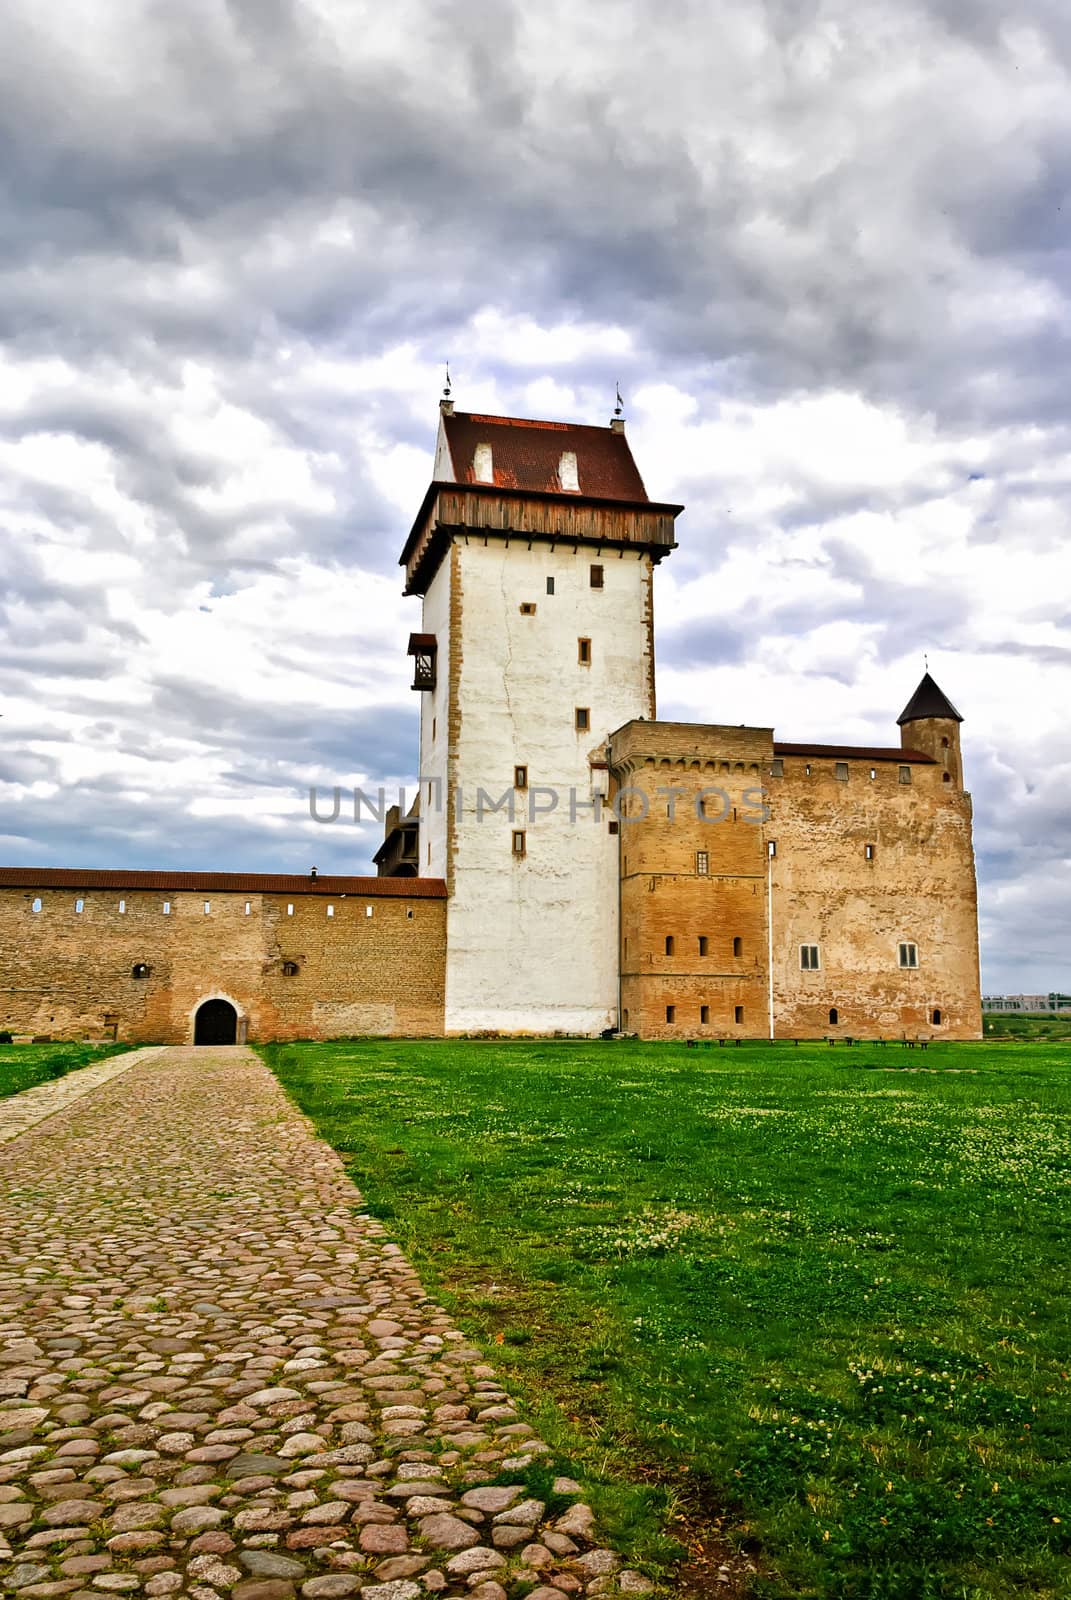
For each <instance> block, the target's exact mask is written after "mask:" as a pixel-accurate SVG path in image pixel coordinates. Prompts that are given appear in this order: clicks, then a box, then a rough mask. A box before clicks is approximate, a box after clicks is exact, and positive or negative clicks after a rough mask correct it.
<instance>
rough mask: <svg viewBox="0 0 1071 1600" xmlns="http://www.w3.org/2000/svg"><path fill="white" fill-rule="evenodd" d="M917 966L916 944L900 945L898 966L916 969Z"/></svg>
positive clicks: (917, 950)
mask: <svg viewBox="0 0 1071 1600" xmlns="http://www.w3.org/2000/svg"><path fill="white" fill-rule="evenodd" d="M918 964H919V947H918V945H917V944H902V945H901V946H900V965H901V966H902V967H917V966H918Z"/></svg>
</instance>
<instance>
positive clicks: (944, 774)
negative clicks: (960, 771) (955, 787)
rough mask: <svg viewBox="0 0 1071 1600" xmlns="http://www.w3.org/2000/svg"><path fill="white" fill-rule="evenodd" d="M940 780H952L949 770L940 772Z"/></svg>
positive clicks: (945, 781) (946, 781)
mask: <svg viewBox="0 0 1071 1600" xmlns="http://www.w3.org/2000/svg"><path fill="white" fill-rule="evenodd" d="M941 782H942V783H951V782H952V774H951V773H950V772H942V774H941Z"/></svg>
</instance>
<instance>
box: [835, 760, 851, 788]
mask: <svg viewBox="0 0 1071 1600" xmlns="http://www.w3.org/2000/svg"><path fill="white" fill-rule="evenodd" d="M833 776H834V777H835V778H836V779H837V780H838V781H839V782H840V783H847V781H848V763H847V762H846V761H838V762H837V763H836V765H835V766H834V768H833Z"/></svg>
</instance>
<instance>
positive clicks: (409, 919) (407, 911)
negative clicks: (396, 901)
mask: <svg viewBox="0 0 1071 1600" xmlns="http://www.w3.org/2000/svg"><path fill="white" fill-rule="evenodd" d="M405 916H406V921H407V922H412V920H413V908H412V906H406V908H405Z"/></svg>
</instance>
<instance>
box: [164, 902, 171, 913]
mask: <svg viewBox="0 0 1071 1600" xmlns="http://www.w3.org/2000/svg"><path fill="white" fill-rule="evenodd" d="M170 915H171V901H170V900H165V901H164V916H165V917H169V916H170Z"/></svg>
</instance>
